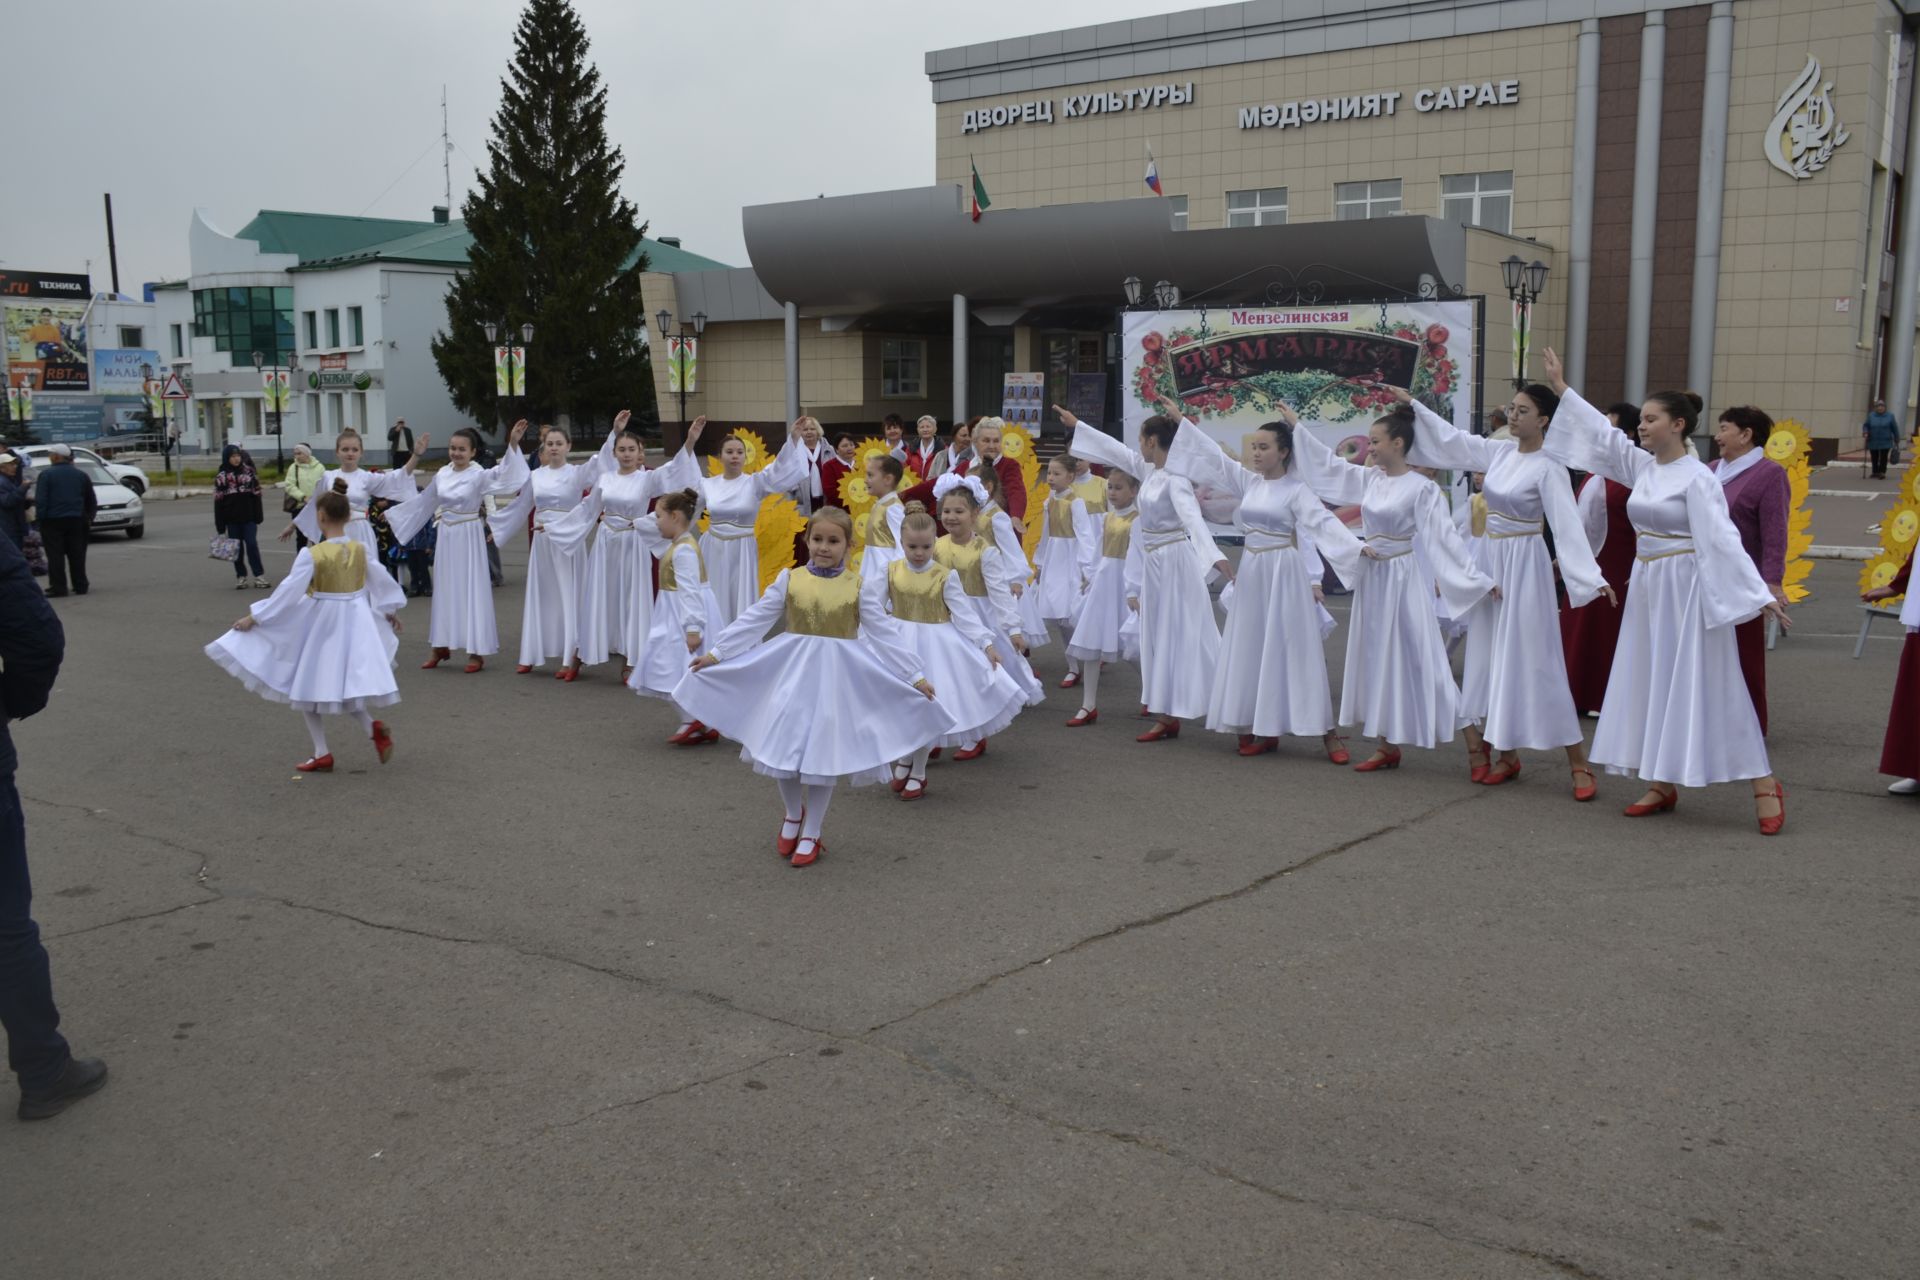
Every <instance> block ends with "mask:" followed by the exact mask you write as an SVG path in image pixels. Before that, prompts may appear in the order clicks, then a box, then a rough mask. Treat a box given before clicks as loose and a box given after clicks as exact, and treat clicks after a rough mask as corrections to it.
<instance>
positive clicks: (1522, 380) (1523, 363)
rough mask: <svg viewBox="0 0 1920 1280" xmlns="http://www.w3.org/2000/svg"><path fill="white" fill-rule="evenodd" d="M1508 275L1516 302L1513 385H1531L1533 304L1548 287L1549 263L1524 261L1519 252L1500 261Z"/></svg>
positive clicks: (1502, 269)
mask: <svg viewBox="0 0 1920 1280" xmlns="http://www.w3.org/2000/svg"><path fill="white" fill-rule="evenodd" d="M1500 271H1501V274H1502V275H1504V276H1505V277H1506V285H1507V297H1508V298H1509V299H1510V300H1511V301H1512V303H1513V385H1514V388H1515V389H1516V390H1517V389H1519V388H1521V387H1524V386H1526V385H1527V348H1528V347H1529V346H1530V345H1531V344H1532V342H1533V304H1534V303H1535V302H1537V301H1539V299H1540V295H1541V294H1542V293H1544V292H1546V288H1547V264H1546V263H1544V262H1541V261H1539V260H1538V259H1535V260H1534V261H1532V262H1522V261H1521V260H1520V256H1519V255H1518V254H1513V255H1510V256H1509V257H1508V258H1507V260H1506V261H1504V262H1502V263H1501V264H1500Z"/></svg>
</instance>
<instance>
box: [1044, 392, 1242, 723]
mask: <svg viewBox="0 0 1920 1280" xmlns="http://www.w3.org/2000/svg"><path fill="white" fill-rule="evenodd" d="M1053 412H1054V415H1055V416H1056V417H1058V418H1059V419H1060V421H1061V422H1062V423H1063V424H1065V425H1066V427H1067V428H1068V429H1069V430H1071V431H1072V432H1073V443H1072V445H1071V446H1070V448H1071V449H1072V450H1073V456H1074V457H1076V458H1086V459H1088V460H1089V461H1092V462H1096V463H1099V464H1101V465H1102V466H1106V467H1117V468H1119V469H1120V470H1122V471H1125V472H1126V473H1127V474H1129V475H1135V476H1140V477H1142V480H1141V483H1140V493H1139V496H1138V498H1137V499H1136V501H1137V503H1138V505H1139V508H1140V518H1139V519H1138V520H1137V521H1135V523H1134V529H1133V540H1134V541H1135V542H1136V543H1137V544H1138V545H1139V549H1140V552H1141V555H1140V561H1139V563H1140V578H1139V586H1138V588H1137V593H1136V594H1133V595H1132V596H1130V598H1129V599H1128V601H1127V603H1128V605H1129V607H1131V608H1133V609H1134V610H1136V611H1137V612H1138V613H1139V615H1140V692H1141V695H1142V700H1143V701H1144V702H1145V703H1146V706H1147V713H1148V714H1149V715H1151V716H1152V717H1153V718H1154V721H1155V724H1154V726H1153V728H1151V729H1148V730H1147V731H1146V732H1145V733H1143V734H1141V735H1140V736H1139V737H1138V738H1136V739H1135V741H1136V742H1161V741H1164V740H1166V739H1168V738H1177V737H1179V736H1180V722H1181V721H1182V720H1189V719H1192V718H1193V717H1195V716H1204V715H1205V714H1207V707H1208V705H1209V703H1210V702H1211V700H1212V697H1213V673H1214V667H1215V665H1216V664H1217V663H1218V661H1219V656H1220V628H1219V625H1218V624H1217V623H1216V622H1215V621H1214V617H1213V598H1212V597H1211V596H1210V595H1209V594H1208V593H1207V576H1208V568H1209V566H1211V568H1212V570H1213V571H1214V572H1215V573H1218V574H1219V575H1220V576H1221V577H1222V578H1224V579H1226V580H1228V581H1231V580H1232V578H1233V567H1232V566H1231V565H1229V564H1228V563H1227V559H1226V557H1225V556H1223V555H1221V554H1220V549H1219V548H1218V547H1217V546H1215V545H1214V542H1213V535H1212V534H1211V533H1209V532H1207V522H1206V519H1205V518H1204V517H1203V516H1202V515H1201V514H1200V502H1199V499H1197V498H1195V497H1194V496H1193V483H1192V481H1189V480H1186V479H1183V478H1181V477H1180V476H1176V475H1174V474H1173V473H1172V472H1171V471H1168V470H1167V469H1166V466H1167V450H1168V449H1169V448H1171V447H1172V445H1173V441H1174V437H1175V436H1176V435H1177V434H1178V432H1179V430H1180V421H1179V419H1178V418H1169V417H1163V416H1155V417H1151V418H1148V419H1147V420H1146V421H1145V422H1143V423H1141V424H1140V451H1139V452H1138V453H1136V452H1134V451H1133V450H1131V449H1129V448H1127V447H1126V446H1125V445H1123V444H1121V443H1120V442H1119V441H1118V440H1115V439H1114V438H1113V437H1112V436H1109V435H1107V434H1106V433H1105V432H1103V431H1101V430H1100V429H1099V428H1097V427H1094V426H1092V425H1091V424H1089V423H1085V422H1082V421H1080V419H1078V418H1076V417H1074V416H1073V414H1071V413H1069V412H1067V411H1066V410H1065V409H1063V408H1061V407H1060V406H1059V405H1055V406H1054V407H1053Z"/></svg>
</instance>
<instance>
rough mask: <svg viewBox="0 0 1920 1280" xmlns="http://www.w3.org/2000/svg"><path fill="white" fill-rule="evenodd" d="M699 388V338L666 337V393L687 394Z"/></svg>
mask: <svg viewBox="0 0 1920 1280" xmlns="http://www.w3.org/2000/svg"><path fill="white" fill-rule="evenodd" d="M698 390H700V339H698V338H679V337H669V338H668V339H667V394H668V395H676V396H677V395H679V394H680V393H681V392H682V391H684V392H686V393H687V394H688V395H692V394H693V393H694V392H696V391H698Z"/></svg>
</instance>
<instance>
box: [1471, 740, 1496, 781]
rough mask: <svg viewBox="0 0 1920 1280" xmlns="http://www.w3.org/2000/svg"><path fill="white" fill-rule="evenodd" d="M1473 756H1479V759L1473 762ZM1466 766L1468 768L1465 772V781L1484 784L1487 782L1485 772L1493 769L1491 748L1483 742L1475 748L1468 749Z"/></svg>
mask: <svg viewBox="0 0 1920 1280" xmlns="http://www.w3.org/2000/svg"><path fill="white" fill-rule="evenodd" d="M1475 756H1479V757H1480V759H1478V760H1475V759H1474V757H1475ZM1467 764H1468V766H1469V768H1468V770H1467V780H1468V781H1470V782H1485V781H1486V780H1487V770H1488V769H1490V768H1492V767H1493V748H1492V747H1489V746H1487V745H1486V744H1485V743H1484V742H1483V743H1481V744H1480V746H1479V747H1477V748H1476V747H1468V748H1467Z"/></svg>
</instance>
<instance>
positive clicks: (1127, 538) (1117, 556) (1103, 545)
mask: <svg viewBox="0 0 1920 1280" xmlns="http://www.w3.org/2000/svg"><path fill="white" fill-rule="evenodd" d="M1139 515H1140V512H1139V510H1138V509H1135V510H1133V511H1129V512H1127V514H1126V515H1121V514H1119V513H1118V512H1114V511H1109V512H1107V519H1106V524H1105V525H1104V527H1103V528H1102V530H1101V534H1100V554H1101V555H1103V556H1105V557H1106V558H1107V559H1109V560H1125V559H1126V558H1127V545H1128V544H1129V543H1131V542H1132V541H1133V522H1134V520H1135V519H1136V518H1137V517H1138V516H1139Z"/></svg>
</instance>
